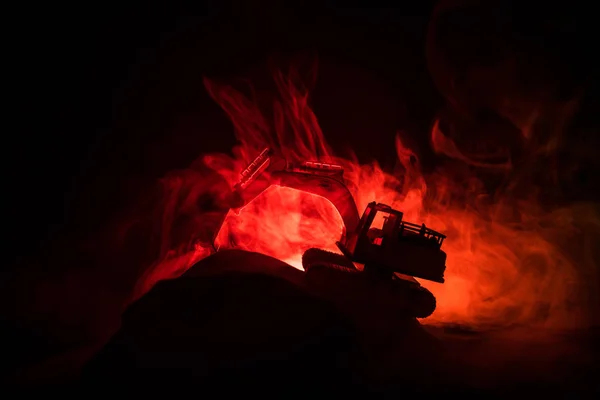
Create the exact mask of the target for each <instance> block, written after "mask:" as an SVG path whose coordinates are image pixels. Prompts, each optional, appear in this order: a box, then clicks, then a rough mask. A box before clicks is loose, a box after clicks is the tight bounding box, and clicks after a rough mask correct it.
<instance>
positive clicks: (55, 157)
mask: <svg viewBox="0 0 600 400" xmlns="http://www.w3.org/2000/svg"><path fill="white" fill-rule="evenodd" d="M434 3H435V2H434V1H411V2H408V1H406V2H397V3H396V4H395V5H394V7H391V8H390V7H386V8H384V7H381V8H378V7H375V6H374V5H373V4H370V5H369V6H368V7H367V5H366V4H362V5H358V3H357V5H356V6H354V7H351V6H344V7H342V6H341V5H339V4H336V2H332V1H321V2H297V3H292V2H285V1H277V0H270V1H246V2H241V1H240V2H231V1H208V2H202V3H200V2H198V3H195V4H186V3H178V2H165V4H159V3H157V2H139V3H135V2H123V3H122V4H114V5H112V4H108V3H102V2H85V3H80V4H75V5H74V4H66V3H62V4H61V3H57V4H52V5H44V6H37V5H35V6H34V5H31V6H30V7H21V9H19V10H13V13H12V14H11V15H10V17H9V18H10V20H11V21H9V25H8V26H9V34H8V35H7V36H5V40H7V42H8V43H7V46H6V47H5V50H4V52H5V63H6V64H7V65H8V67H9V68H8V72H5V76H4V78H5V80H6V81H7V83H8V85H7V86H8V89H9V90H8V91H7V92H6V93H5V95H6V97H5V98H6V99H7V102H8V103H9V104H10V105H9V107H8V108H7V109H6V111H7V118H6V120H5V125H4V143H3V146H2V148H3V150H4V151H3V153H4V157H3V164H4V167H3V176H4V182H5V184H6V186H5V187H4V190H3V193H4V194H5V200H6V202H5V203H4V206H3V211H4V213H5V217H4V220H3V225H4V230H5V232H6V233H7V234H5V235H4V238H5V239H4V240H3V242H4V246H6V247H5V248H6V249H7V250H6V251H5V254H7V255H8V257H7V258H8V260H7V262H6V263H5V269H6V270H5V272H7V275H5V278H3V283H5V284H10V275H11V274H12V273H14V272H15V271H18V269H19V268H22V266H23V265H27V268H29V270H28V271H27V272H26V273H31V274H32V275H33V274H36V273H37V272H38V271H40V272H44V273H48V274H53V273H54V271H58V270H60V269H61V268H63V264H62V263H60V262H55V261H54V260H55V259H58V258H60V259H64V256H65V253H68V251H69V245H68V243H69V238H77V237H87V236H91V237H93V235H94V234H95V232H97V231H99V230H101V229H102V228H103V227H104V225H105V223H106V221H109V220H111V219H114V218H116V216H117V215H118V213H119V212H123V210H125V209H126V207H127V206H128V205H129V204H130V203H131V202H132V201H133V200H134V199H135V198H136V196H137V195H138V194H139V193H141V192H142V191H143V190H144V189H145V188H147V187H149V186H151V185H152V184H153V182H155V181H156V180H157V179H158V178H160V177H161V176H162V175H164V174H165V173H166V172H167V171H169V170H172V169H176V168H185V167H186V166H188V165H189V164H190V163H191V162H192V161H193V160H195V159H196V158H197V157H198V156H199V155H201V154H203V153H206V152H214V151H217V152H228V151H229V150H230V149H231V147H232V146H233V145H234V143H235V138H234V135H233V129H232V127H231V124H230V123H229V121H228V119H227V118H226V116H225V114H224V113H223V112H222V111H221V110H220V108H219V107H218V105H217V104H216V103H214V102H213V101H212V99H210V97H209V96H208V94H207V93H206V91H205V89H204V87H203V83H202V78H203V76H208V77H213V78H220V79H223V80H224V81H227V80H230V79H234V78H237V77H251V78H252V77H257V79H260V77H261V76H263V75H264V74H265V73H266V72H267V70H266V68H265V65H266V62H267V60H268V59H269V58H270V57H274V56H275V57H278V58H280V59H286V58H288V57H291V56H293V55H295V54H299V53H301V54H304V53H306V52H308V53H310V54H316V55H318V57H319V60H320V68H319V80H318V83H317V86H316V88H315V91H314V96H313V103H312V104H313V106H314V109H315V112H316V114H317V117H319V120H320V123H321V126H322V128H323V131H324V132H325V135H326V136H327V138H328V139H330V141H331V143H332V144H333V147H334V149H336V150H339V151H342V152H343V151H344V149H345V148H346V147H350V148H353V149H354V150H355V151H356V152H357V153H358V156H359V158H361V159H363V160H369V159H377V160H379V161H380V162H381V163H382V164H384V165H392V164H393V162H394V160H395V156H396V155H395V152H394V148H393V145H392V143H393V138H394V135H395V133H396V131H397V130H399V129H401V130H405V131H407V132H408V133H409V136H410V137H411V138H412V139H413V140H412V142H411V143H412V144H413V145H414V146H415V147H416V149H417V150H419V151H420V152H421V153H423V156H424V157H425V158H427V154H426V153H427V151H426V149H427V134H428V131H429V129H430V126H431V123H432V120H433V117H434V114H435V112H436V110H437V109H438V108H439V107H440V106H441V105H442V104H443V102H444V100H443V98H442V97H441V95H440V94H439V93H438V92H437V90H436V88H435V87H434V85H433V83H432V81H431V78H430V77H429V74H428V71H427V68H426V62H425V35H426V31H427V23H428V21H429V19H430V16H431V12H432V10H433V7H434ZM507 4H510V3H507ZM582 4H583V2H569V3H568V4H566V3H564V4H559V5H554V6H552V7H553V8H552V10H550V9H549V8H548V7H549V6H548V5H546V4H544V3H542V2H515V3H514V4H513V5H512V7H513V8H514V12H515V14H516V15H518V16H520V17H519V18H520V22H519V24H518V25H519V26H520V27H521V31H520V32H519V34H518V35H524V37H525V36H526V37H528V38H532V37H534V38H536V40H534V42H536V43H538V45H539V47H540V48H543V49H544V50H543V51H544V52H550V53H553V54H556V57H555V59H556V60H555V61H556V63H557V64H561V63H562V64H561V65H566V66H569V68H567V70H569V71H570V72H569V74H570V75H569V79H574V78H577V77H578V76H580V75H582V74H590V73H592V72H593V71H597V70H598V68H596V66H597V65H598V64H597V62H596V63H595V61H594V60H595V57H594V53H595V47H597V46H596V45H595V43H597V42H596V37H597V36H598V35H596V28H595V26H594V24H593V21H594V14H593V12H592V11H591V8H592V7H588V8H586V9H583V8H581V5H582ZM508 7H509V8H510V7H511V6H508ZM548 21H554V22H556V21H560V24H559V25H560V26H561V27H567V28H566V33H565V34H564V36H560V37H561V38H562V39H561V41H555V40H553V39H549V37H550V36H548V35H547V30H548V29H550V30H552V27H551V25H552V23H551V22H548ZM549 26H550V28H548V27H549ZM523 27H525V28H526V29H525V28H523ZM561 29H562V28H561ZM509 30H510V29H509ZM554 31H555V30H554ZM559 31H560V29H559ZM561 32H562V31H561ZM518 35H517V37H518ZM594 63H595V64H594ZM590 71H591V72H590ZM594 82H597V81H594ZM596 97H597V96H596ZM592 104H595V103H594V101H592ZM588 107H589V106H588ZM13 110H14V111H13ZM56 254H59V255H60V257H58V258H54V256H55V255H56ZM19 272H20V273H21V274H22V273H23V270H22V269H21V270H20V271H19ZM5 306H6V305H5Z"/></svg>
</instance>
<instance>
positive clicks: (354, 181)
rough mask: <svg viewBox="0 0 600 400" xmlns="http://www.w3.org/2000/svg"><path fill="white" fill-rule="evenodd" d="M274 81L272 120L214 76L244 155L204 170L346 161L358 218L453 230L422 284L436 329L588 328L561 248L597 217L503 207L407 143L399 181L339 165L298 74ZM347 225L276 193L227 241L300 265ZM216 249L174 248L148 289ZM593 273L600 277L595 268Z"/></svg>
mask: <svg viewBox="0 0 600 400" xmlns="http://www.w3.org/2000/svg"><path fill="white" fill-rule="evenodd" d="M275 80H276V83H277V85H278V88H279V91H280V98H279V99H278V100H277V101H276V102H275V103H274V108H273V115H272V118H270V119H268V118H267V117H265V115H264V114H263V113H262V112H261V110H260V109H259V108H258V107H257V106H256V105H255V104H254V103H252V102H251V101H249V100H248V99H247V98H245V97H244V96H243V95H242V94H241V93H240V92H238V91H236V90H235V89H233V88H231V87H228V86H221V85H217V84H215V83H214V82H211V81H208V80H207V81H205V83H206V87H207V89H208V91H209V93H210V94H211V95H212V96H213V98H214V99H215V100H216V101H217V102H218V103H219V104H220V105H221V106H222V107H223V109H224V110H225V111H226V112H227V113H228V115H229V117H230V118H231V120H232V122H233V124H234V127H235V129H236V134H237V137H238V139H239V142H240V144H239V146H237V147H236V148H235V149H234V150H233V156H230V155H225V154H212V155H205V156H203V158H202V164H203V165H205V166H208V167H209V168H210V169H211V170H212V171H214V172H216V173H218V174H219V175H221V176H222V177H223V178H224V179H225V180H226V181H227V182H228V183H229V185H230V186H231V187H233V185H235V183H237V182H238V181H239V179H240V174H241V172H242V171H243V169H244V167H245V166H246V165H247V163H248V162H250V161H251V160H252V159H253V158H254V157H256V156H257V155H258V154H259V153H260V151H261V150H262V149H263V148H265V147H266V146H269V147H270V148H272V149H273V150H275V151H276V152H278V153H280V154H282V155H283V156H284V157H286V158H287V159H288V160H290V161H295V162H302V161H320V162H330V163H335V164H339V165H341V166H343V168H344V170H345V173H344V176H345V179H346V180H347V181H348V182H349V184H348V186H349V189H350V191H351V192H352V195H353V197H354V199H355V201H356V204H357V206H358V210H359V213H362V211H363V210H364V209H365V207H366V204H367V203H368V202H370V201H373V200H376V201H378V202H381V203H385V204H388V205H390V206H391V207H393V208H395V209H397V210H400V211H402V212H403V213H404V219H405V220H407V221H410V222H414V223H417V224H421V223H425V224H426V225H427V226H430V227H431V228H433V229H435V230H437V231H440V232H442V233H444V234H445V235H447V237H448V239H447V240H446V241H445V242H444V246H443V249H444V250H445V251H446V253H447V254H448V260H447V270H446V283H445V284H443V285H442V284H436V283H432V282H428V281H423V282H421V283H422V284H423V285H424V286H425V287H427V288H428V289H429V290H430V291H432V292H433V294H434V295H435V296H436V297H437V303H438V307H437V310H436V311H435V313H434V314H433V315H432V316H431V317H429V318H428V319H427V320H425V322H426V323H427V322H428V323H435V322H455V323H466V324H471V325H479V326H484V325H510V324H543V325H545V326H556V327H558V326H560V327H566V326H573V325H576V324H579V323H581V321H582V310H581V308H580V307H579V306H580V303H581V302H580V299H579V297H578V296H579V295H580V294H581V293H579V291H580V281H581V279H582V278H581V275H580V273H579V272H578V270H576V268H575V265H574V261H573V259H572V258H571V257H570V256H568V255H567V254H566V253H565V251H564V248H563V247H561V243H562V242H563V239H564V238H566V237H567V236H568V235H572V234H573V233H574V232H576V228H575V226H576V221H578V220H581V219H582V218H583V219H585V218H590V217H592V214H590V211H589V210H588V209H586V208H569V209H560V210H555V211H552V212H542V210H541V208H540V207H538V205H537V203H536V202H534V201H528V202H520V203H509V202H508V201H502V200H495V201H492V200H491V196H489V195H486V194H485V193H484V192H483V191H482V189H481V185H479V182H478V181H476V180H475V179H469V180H466V181H462V182H459V183H456V182H454V181H452V180H451V179H450V178H449V176H447V174H445V173H444V172H443V171H442V172H437V173H435V174H433V175H430V176H425V175H424V174H422V173H421V170H420V168H419V163H418V162H416V163H415V162H414V161H415V160H417V157H416V154H414V153H413V152H412V151H411V150H410V149H408V148H407V147H406V146H404V145H403V143H402V141H401V139H400V137H399V136H398V137H396V142H395V147H396V153H397V156H398V161H399V164H400V165H401V166H402V169H401V170H402V172H401V173H399V174H396V175H392V174H389V173H386V172H385V171H383V170H382V169H381V168H380V167H379V165H378V164H377V163H372V164H368V165H361V164H359V163H358V162H357V161H355V160H347V159H340V158H337V157H335V156H334V154H333V153H332V151H331V150H330V148H329V146H328V145H327V143H326V141H325V138H324V135H323V133H322V132H321V129H320V127H319V125H318V123H317V118H316V116H315V115H314V113H313V112H312V110H311V109H310V107H309V106H308V102H307V98H308V92H307V91H306V90H305V89H304V88H303V87H301V86H298V84H297V82H298V80H297V76H295V75H294V73H292V74H290V75H289V76H287V77H284V76H283V75H281V74H278V75H276V77H275ZM443 139H444V137H443V134H442V133H441V132H439V130H438V128H437V124H436V125H434V129H433V130H432V141H433V144H434V146H435V147H436V150H437V151H438V152H444V151H446V152H447V151H449V150H448V148H449V147H448V146H450V145H451V143H449V142H448V141H447V140H446V141H444V140H443ZM450 148H451V147H450ZM504 167H506V168H508V167H509V166H504ZM189 185H193V183H189ZM198 191H200V192H201V191H202V189H198ZM457 193H458V194H459V195H457ZM165 212H166V211H165ZM169 212H172V210H170V211H169ZM175 214H176V213H175ZM593 217H594V218H595V216H593ZM169 218H174V217H173V216H172V215H171V216H170V217H169ZM199 220H200V221H201V220H202V217H200V218H199ZM200 223H201V222H200ZM342 229H343V224H342V220H341V217H340V215H339V213H338V212H337V210H336V209H335V208H334V207H333V205H332V204H331V203H330V202H329V201H327V200H325V199H323V198H320V197H318V196H314V195H310V194H307V193H303V192H299V191H297V190H294V189H289V188H283V187H278V186H273V187H271V188H270V189H268V190H267V191H266V192H264V193H263V194H262V195H261V196H259V197H258V198H256V199H255V200H254V201H252V202H251V203H250V204H248V205H247V206H246V207H244V208H243V209H242V210H241V211H239V213H238V214H235V213H233V212H230V213H229V215H228V216H227V218H226V220H225V223H224V225H223V228H222V229H221V231H220V232H219V235H218V237H217V240H216V245H217V247H219V248H228V247H229V248H231V247H235V248H242V249H247V250H252V251H257V252H261V253H264V254H267V255H271V256H273V257H276V258H278V259H280V260H283V261H285V262H288V263H289V264H291V265H292V266H294V267H296V268H301V261H300V260H301V256H302V253H303V252H304V251H305V250H306V249H307V248H309V247H320V248H324V249H328V250H330V251H337V249H336V246H335V241H336V240H338V239H339V238H340V235H341V232H342ZM211 251H212V249H209V248H207V247H201V246H200V247H196V248H195V249H194V250H193V251H191V252H175V254H173V252H171V253H167V252H163V253H162V258H161V259H159V260H158V261H157V262H156V264H155V265H154V267H153V268H152V269H151V274H150V275H148V276H147V277H146V282H145V283H144V285H145V286H144V288H145V289H144V290H146V289H147V288H148V287H149V286H150V285H151V284H152V283H153V282H155V281H156V280H158V279H163V278H168V277H171V276H176V275H178V274H180V273H181V272H183V271H184V270H185V269H186V268H189V267H190V266H191V265H192V264H193V263H195V262H197V261H198V260H200V259H201V258H203V257H205V256H207V255H208V254H210V252H211ZM587 262H588V263H590V262H591V261H589V260H588V261H587ZM584 269H586V270H587V271H595V265H587V266H584Z"/></svg>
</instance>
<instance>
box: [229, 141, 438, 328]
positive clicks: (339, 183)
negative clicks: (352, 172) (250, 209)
mask: <svg viewBox="0 0 600 400" xmlns="http://www.w3.org/2000/svg"><path fill="white" fill-rule="evenodd" d="M343 174H344V170H343V168H342V167H341V166H339V165H335V164H326V163H319V162H304V163H302V164H300V165H292V164H290V163H288V162H287V161H286V160H285V159H283V158H281V157H279V158H278V157H276V156H274V154H273V152H272V151H271V150H270V149H268V148H267V149H264V150H263V151H262V152H261V153H260V154H259V155H258V156H257V157H256V159H255V160H254V161H252V163H250V164H249V166H248V167H247V168H246V169H244V171H243V172H242V174H241V179H240V182H239V183H238V184H237V185H236V186H235V187H234V191H233V194H232V197H231V201H230V204H231V208H232V209H233V210H234V211H235V210H239V209H241V208H242V207H243V206H244V205H246V204H248V203H249V202H250V201H252V200H253V199H254V198H256V197H257V196H258V195H259V194H260V193H262V192H263V191H264V190H266V189H267V188H268V187H270V186H272V185H279V186H286V187H290V188H294V189H297V190H302V191H305V192H308V193H312V194H315V195H318V196H322V197H324V198H326V199H328V200H329V201H330V202H331V203H332V204H333V205H334V206H335V207H336V209H337V210H338V212H339V213H340V215H341V217H342V220H343V222H344V225H345V226H344V232H343V234H342V237H341V238H340V240H339V241H338V242H336V245H337V247H338V248H339V250H340V253H341V254H337V253H332V252H329V251H326V250H323V249H317V248H311V249H308V250H307V251H306V252H305V253H304V254H303V257H302V265H303V267H304V270H305V271H306V274H307V276H310V275H311V274H313V275H314V274H315V272H316V271H319V270H324V269H325V270H327V271H328V272H330V273H335V274H338V275H339V278H340V279H344V278H345V276H347V275H348V274H350V275H354V276H356V277H357V278H359V279H368V280H372V281H373V282H376V283H377V282H379V283H381V282H385V283H389V284H390V285H391V286H392V287H393V291H394V293H395V296H396V298H397V299H399V300H400V301H399V304H400V303H401V304H403V305H404V308H406V305H409V306H408V310H409V313H410V314H411V315H413V316H414V317H416V318H426V317H428V316H429V315H431V314H432V313H433V312H434V311H435V308H436V299H435V297H434V296H433V294H432V293H431V292H430V291H428V290H427V289H425V288H424V287H422V286H421V285H420V284H419V282H418V281H417V280H416V279H415V278H420V279H425V280H430V281H434V282H438V283H444V272H445V269H446V253H445V252H444V251H443V250H442V249H441V246H442V243H443V242H444V239H445V238H446V236H445V235H443V234H441V233H439V232H436V231H434V230H432V229H429V228H428V227H426V226H425V224H422V225H417V224H414V223H410V222H406V221H403V219H402V218H403V213H402V212H401V211H398V210H395V209H393V208H392V207H390V206H388V205H385V204H382V203H377V202H375V201H373V202H371V203H369V204H368V205H367V207H366V209H365V211H364V212H363V215H362V216H361V217H360V218H359V217H358V210H357V207H356V203H355V202H354V198H353V197H352V194H351V193H350V191H349V190H348V187H347V186H346V184H345V181H344V178H343Z"/></svg>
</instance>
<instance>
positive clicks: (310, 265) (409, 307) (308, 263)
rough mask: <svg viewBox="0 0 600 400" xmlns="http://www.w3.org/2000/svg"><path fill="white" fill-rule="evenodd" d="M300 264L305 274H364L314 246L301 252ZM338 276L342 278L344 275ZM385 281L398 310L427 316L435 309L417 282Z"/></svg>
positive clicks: (431, 299) (434, 302) (339, 255)
mask: <svg viewBox="0 0 600 400" xmlns="http://www.w3.org/2000/svg"><path fill="white" fill-rule="evenodd" d="M302 266H303V267H304V270H305V271H306V273H307V276H310V275H313V274H314V273H315V272H317V271H318V270H320V269H325V270H327V271H330V272H331V273H333V274H334V275H335V274H349V275H351V276H353V277H356V278H359V277H360V276H362V275H363V274H364V275H366V273H365V272H362V271H359V270H358V269H356V267H355V266H354V263H353V262H352V261H350V260H349V259H348V258H346V257H345V256H343V255H341V254H336V253H332V252H329V251H326V250H322V249H316V248H311V249H308V250H307V251H306V252H305V253H304V254H303V256H302ZM311 271H312V272H313V273H312V274H311ZM314 275H316V274H314ZM339 276H340V278H343V276H344V275H339ZM317 279H318V278H317ZM364 279H372V277H367V276H365V277H364ZM385 282H387V283H388V284H389V289H390V290H389V293H390V298H389V302H390V303H392V304H397V306H398V309H399V310H403V311H407V312H408V313H409V314H410V315H412V316H413V317H415V318H427V317H428V316H430V315H431V314H432V313H433V312H434V311H435V308H436V299H435V297H434V296H433V294H432V293H431V292H430V291H429V290H427V289H425V288H424V287H422V286H421V285H420V284H419V283H418V282H416V281H408V280H405V279H401V278H397V277H394V279H390V280H386V281H385ZM332 289H333V288H332Z"/></svg>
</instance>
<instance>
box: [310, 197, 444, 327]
mask: <svg viewBox="0 0 600 400" xmlns="http://www.w3.org/2000/svg"><path fill="white" fill-rule="evenodd" d="M402 217H403V214H402V212H400V211H398V210H394V209H393V208H391V207H390V206H388V205H385V204H381V203H377V202H371V203H369V204H368V205H367V208H366V209H365V212H364V213H363V215H362V217H361V219H360V221H359V223H358V227H357V229H356V231H355V232H352V233H350V234H349V235H348V236H347V237H346V240H345V241H344V242H342V241H338V242H337V243H336V244H337V246H338V248H339V249H340V251H341V252H342V254H343V255H340V254H335V253H331V252H328V251H325V250H321V249H316V248H312V249H309V250H307V251H306V252H305V253H304V255H303V257H302V264H303V267H304V269H305V270H306V271H307V273H310V272H311V270H312V269H314V268H329V269H332V270H336V271H338V272H340V273H350V274H362V275H363V276H364V278H366V279H375V280H379V281H386V280H387V281H390V284H391V285H392V290H393V291H394V292H395V296H396V298H397V299H398V300H399V302H398V303H399V304H400V303H401V304H403V305H404V306H405V308H408V309H409V311H410V313H412V314H413V316H415V317H417V318H426V317H428V316H429V315H431V314H432V313H433V311H435V307H436V301H435V297H434V296H433V294H431V292H429V291H428V290H427V289H425V288H424V287H422V286H421V285H420V284H419V282H418V281H417V280H416V279H415V277H416V278H421V279H426V280H430V281H434V282H438V283H444V272H445V269H446V253H445V252H444V251H442V250H441V246H442V243H443V241H444V239H445V238H446V237H445V236H444V235H442V234H440V233H438V232H435V231H433V230H431V229H429V228H427V227H426V226H425V224H423V225H420V226H419V225H416V224H412V223H410V222H405V221H402ZM382 220H383V224H382V225H381V228H377V227H373V224H374V222H375V223H377V222H380V221H382ZM407 305H408V307H406V306H407Z"/></svg>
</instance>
